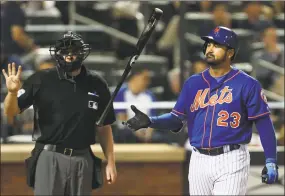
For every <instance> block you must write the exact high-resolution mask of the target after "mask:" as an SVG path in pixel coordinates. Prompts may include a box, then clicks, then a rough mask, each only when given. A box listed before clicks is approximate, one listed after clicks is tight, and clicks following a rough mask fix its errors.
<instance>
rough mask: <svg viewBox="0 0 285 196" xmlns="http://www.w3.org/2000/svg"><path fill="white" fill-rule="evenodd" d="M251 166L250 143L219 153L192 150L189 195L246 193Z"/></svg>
mask: <svg viewBox="0 0 285 196" xmlns="http://www.w3.org/2000/svg"><path fill="white" fill-rule="evenodd" d="M249 167H250V154H249V151H248V149H247V145H241V147H240V148H239V149H237V150H233V151H230V152H227V153H224V154H221V155H217V156H209V155H204V154H200V153H199V152H198V151H195V150H194V149H193V150H192V154H191V159H190V164H189V174H188V180H189V193H190V195H245V194H246V188H247V181H248V175H249Z"/></svg>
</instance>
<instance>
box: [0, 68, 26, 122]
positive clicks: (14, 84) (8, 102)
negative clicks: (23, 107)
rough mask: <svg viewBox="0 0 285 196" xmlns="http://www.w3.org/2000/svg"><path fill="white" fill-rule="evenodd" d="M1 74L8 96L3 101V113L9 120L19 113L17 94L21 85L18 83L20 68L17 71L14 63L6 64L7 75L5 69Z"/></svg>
mask: <svg viewBox="0 0 285 196" xmlns="http://www.w3.org/2000/svg"><path fill="white" fill-rule="evenodd" d="M2 73H3V75H4V77H5V80H6V87H7V90H8V94H7V96H6V98H5V100H4V113H5V115H7V116H8V117H9V118H11V117H14V116H15V115H17V114H19V113H20V109H19V106H18V98H17V93H18V91H19V89H20V88H21V85H22V84H21V81H20V78H21V73H22V67H21V66H19V67H18V70H17V69H16V65H15V63H12V64H8V73H7V72H6V71H5V69H3V70H2Z"/></svg>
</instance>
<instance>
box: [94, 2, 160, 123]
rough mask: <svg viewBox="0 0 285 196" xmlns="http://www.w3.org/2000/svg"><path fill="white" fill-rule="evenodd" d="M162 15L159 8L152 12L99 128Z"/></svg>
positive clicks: (102, 115)
mask: <svg viewBox="0 0 285 196" xmlns="http://www.w3.org/2000/svg"><path fill="white" fill-rule="evenodd" d="M162 14H163V12H162V10H160V9H158V8H155V9H154V10H153V12H152V14H151V16H150V18H149V20H148V23H147V24H146V26H145V28H144V30H143V32H142V33H141V36H140V37H139V40H138V42H137V45H136V50H135V51H134V54H133V55H132V56H131V57H130V59H129V61H128V64H127V66H126V68H125V70H124V73H123V75H122V76H121V79H120V82H119V83H118V85H117V86H116V89H115V91H114V92H113V94H112V96H111V99H110V100H109V102H108V105H107V106H106V108H105V110H104V111H103V113H102V114H101V116H100V118H99V120H98V121H97V122H96V124H97V125H98V126H102V125H103V122H104V120H105V118H106V116H107V114H108V111H109V109H110V107H111V105H112V104H113V101H114V99H115V97H116V95H117V94H118V91H119V90H120V88H121V86H122V84H123V83H124V81H125V79H126V78H127V76H128V74H129V72H130V71H131V69H132V65H133V64H134V63H135V62H136V60H137V59H138V57H139V56H140V54H141V52H142V50H143V49H144V47H145V45H146V44H147V42H148V40H149V38H150V36H151V34H152V32H153V30H154V29H155V27H156V25H157V22H158V21H159V19H160V18H161V16H162Z"/></svg>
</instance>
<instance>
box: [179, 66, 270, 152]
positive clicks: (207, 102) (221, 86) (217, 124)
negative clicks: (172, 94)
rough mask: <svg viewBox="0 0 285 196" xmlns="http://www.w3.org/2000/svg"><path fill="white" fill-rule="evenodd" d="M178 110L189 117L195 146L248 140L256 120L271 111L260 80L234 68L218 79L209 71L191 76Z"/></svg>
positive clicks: (185, 86)
mask: <svg viewBox="0 0 285 196" xmlns="http://www.w3.org/2000/svg"><path fill="white" fill-rule="evenodd" d="M180 96H182V97H183V96H184V97H185V98H179V100H178V103H177V104H176V106H175V108H174V110H175V111H176V112H180V113H181V114H182V113H183V114H184V118H187V122H188V132H189V138H190V141H191V145H194V146H196V147H215V146H221V145H225V144H227V143H247V142H249V141H250V138H251V127H252V121H251V120H252V119H254V118H255V116H257V115H262V114H264V113H266V112H268V107H267V103H266V99H265V96H263V93H262V89H261V88H260V86H258V85H257V82H256V81H255V80H254V79H253V78H251V77H250V76H248V75H246V74H245V73H244V72H242V71H240V70H237V69H232V70H231V71H230V72H229V73H228V74H227V75H226V76H225V77H224V78H223V79H222V80H221V81H219V82H217V80H216V79H215V78H213V77H212V76H211V75H210V73H209V70H208V69H207V70H205V71H204V72H202V73H201V74H198V75H195V76H193V77H190V78H189V79H188V80H187V81H186V83H185V85H184V87H183V90H182V92H181V95H180Z"/></svg>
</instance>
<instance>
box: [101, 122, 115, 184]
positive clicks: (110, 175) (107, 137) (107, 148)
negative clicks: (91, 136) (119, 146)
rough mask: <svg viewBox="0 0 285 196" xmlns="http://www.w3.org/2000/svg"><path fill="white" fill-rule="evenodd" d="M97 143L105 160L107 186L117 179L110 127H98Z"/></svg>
mask: <svg viewBox="0 0 285 196" xmlns="http://www.w3.org/2000/svg"><path fill="white" fill-rule="evenodd" d="M97 130H98V137H99V142H100V145H101V147H102V150H103V152H104V155H105V158H106V160H107V166H106V177H107V181H108V184H113V183H114V182H115V181H116V178H117V170H116V164H115V155H114V140H113V134H112V128H111V126H110V125H106V126H103V127H98V128H97Z"/></svg>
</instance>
